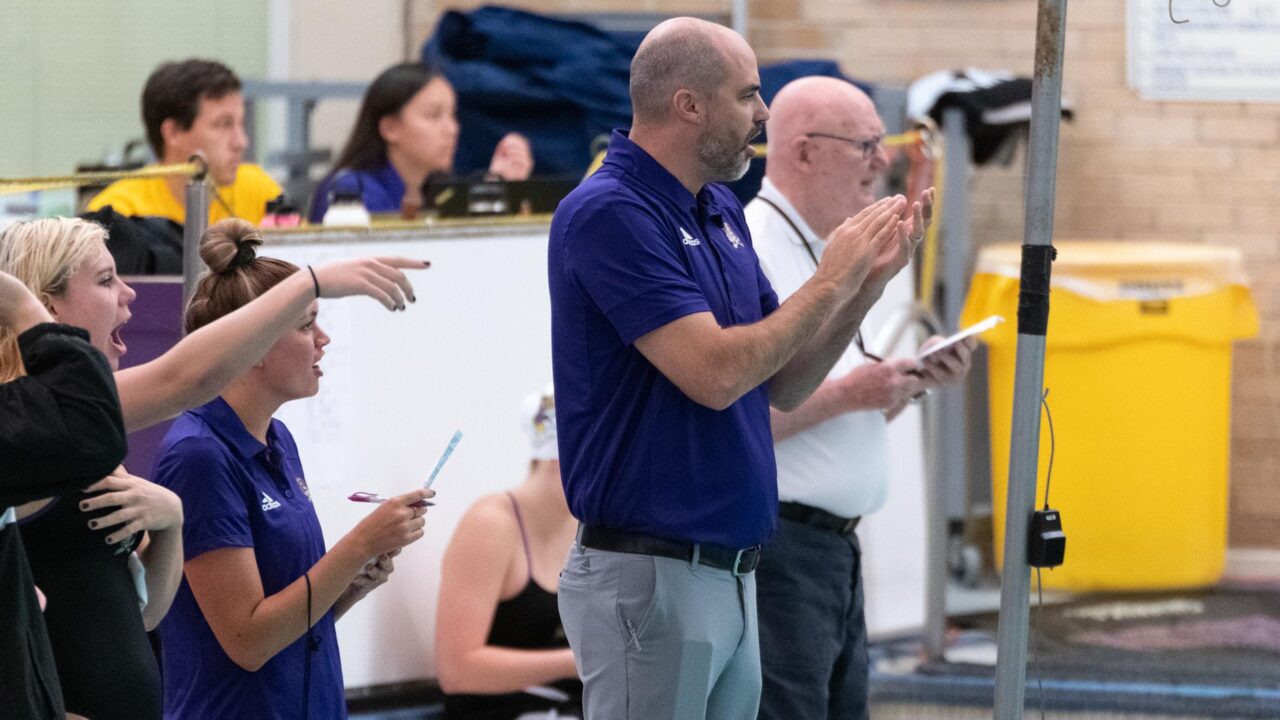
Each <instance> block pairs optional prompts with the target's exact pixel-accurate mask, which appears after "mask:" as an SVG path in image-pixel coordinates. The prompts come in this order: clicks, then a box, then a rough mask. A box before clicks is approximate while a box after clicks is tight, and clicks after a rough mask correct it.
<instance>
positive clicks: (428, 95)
mask: <svg viewBox="0 0 1280 720" xmlns="http://www.w3.org/2000/svg"><path fill="white" fill-rule="evenodd" d="M456 107H457V97H456V96H455V95H454V92H453V87H452V86H451V85H450V84H449V81H448V80H447V79H446V78H445V77H444V75H442V74H440V72H439V71H438V70H437V69H436V68H434V67H431V66H428V65H424V64H420V63H402V64H400V65H393V66H392V67H390V68H387V69H386V70H384V71H383V72H382V74H380V75H378V77H376V78H374V80H373V82H372V83H371V84H370V85H369V89H368V90H366V91H365V94H364V99H363V101H361V103H360V111H359V113H358V114H357V116H356V124H355V127H354V128H353V129H352V130H351V137H350V138H348V139H347V144H346V147H344V148H343V149H342V152H341V153H340V154H339V155H338V160H337V162H335V163H334V165H333V170H332V171H330V173H329V175H328V176H327V177H325V179H324V180H322V181H321V182H320V185H319V186H318V187H317V188H316V192H315V194H314V195H313V196H312V199H311V213H310V220H311V222H320V221H321V219H323V218H324V213H325V211H326V210H328V209H329V200H330V196H331V195H332V194H334V193H336V192H358V193H360V196H361V198H362V199H363V200H364V206H365V208H366V209H367V210H368V211H369V212H371V213H394V212H399V211H400V207H401V204H402V203H403V201H404V199H405V196H406V195H411V197H410V200H411V202H412V203H413V204H414V205H415V206H416V205H417V204H418V202H417V201H418V193H420V192H421V189H422V185H423V183H424V182H425V181H426V179H427V177H428V176H430V175H432V174H436V173H448V172H449V171H450V170H451V169H452V168H453V152H454V149H455V148H456V146H457V143H458V121H457V118H456V116H455V115H456ZM532 171H533V154H532V152H531V150H530V147H529V141H528V140H526V139H525V138H524V136H523V135H520V134H518V133H507V135H506V136H505V137H503V138H502V140H501V141H500V142H499V143H498V146H497V149H496V150H495V151H494V154H493V160H492V161H491V162H490V164H489V172H488V175H490V176H493V177H495V178H501V179H503V180H525V179H527V178H528V177H529V174H530V173H531V172H532Z"/></svg>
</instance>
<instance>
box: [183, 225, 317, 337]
mask: <svg viewBox="0 0 1280 720" xmlns="http://www.w3.org/2000/svg"><path fill="white" fill-rule="evenodd" d="M261 244H262V234H261V233H260V232H258V228H257V227H255V226H254V225H253V224H251V223H248V222H245V221H244V220H240V219H239V218H229V219H227V220H222V221H220V222H216V223H214V224H213V225H210V226H209V228H208V229H207V230H205V231H204V235H201V236H200V257H201V259H203V260H204V263H205V264H206V265H208V266H209V272H207V273H205V275H204V276H203V277H201V278H200V282H199V284H197V285H196V290H195V292H194V293H192V295H191V302H190V303H188V304H187V310H186V314H185V317H184V325H185V326H186V330H187V332H193V331H195V330H196V329H198V328H200V327H203V326H205V325H208V324H209V323H211V322H213V321H214V320H217V319H218V318H220V317H222V316H223V315H226V314H228V313H231V312H234V311H236V310H238V309H239V308H240V307H242V306H244V305H247V304H249V303H250V302H251V301H252V300H253V299H254V298H256V297H258V296H259V295H261V294H262V293H264V292H266V291H267V290H270V289H271V288H272V286H274V285H275V284H276V283H279V282H281V281H282V280H284V279H285V278H287V277H289V276H290V275H292V274H294V273H295V272H297V271H298V266H297V265H294V264H293V263H290V262H285V261H284V260H277V259H275V258H266V257H262V258H260V257H258V253H257V248H258V246H259V245H261Z"/></svg>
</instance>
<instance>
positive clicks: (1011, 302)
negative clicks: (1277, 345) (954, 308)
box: [962, 242, 1258, 591]
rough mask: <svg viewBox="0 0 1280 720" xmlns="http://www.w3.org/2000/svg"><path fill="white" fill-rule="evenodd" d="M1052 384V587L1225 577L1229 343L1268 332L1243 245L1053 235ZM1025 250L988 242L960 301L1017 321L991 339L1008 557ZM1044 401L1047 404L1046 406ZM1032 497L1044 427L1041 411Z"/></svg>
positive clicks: (1162, 584) (995, 465) (1044, 453)
mask: <svg viewBox="0 0 1280 720" xmlns="http://www.w3.org/2000/svg"><path fill="white" fill-rule="evenodd" d="M1057 247H1058V259H1057V261H1056V262H1055V263H1054V267H1053V283H1052V286H1051V289H1050V314H1049V334H1048V339H1047V343H1046V350H1045V373H1044V375H1045V387H1047V388H1049V390H1050V393H1049V398H1048V403H1049V408H1050V411H1051V412H1052V415H1053V423H1054V429H1055V431H1056V437H1057V448H1056V450H1057V452H1056V455H1055V457H1054V463H1053V479H1052V486H1051V488H1050V493H1051V496H1050V503H1051V504H1052V505H1053V506H1054V507H1056V508H1057V509H1059V510H1061V511H1062V519H1063V529H1064V530H1065V531H1066V533H1067V555H1066V561H1065V563H1064V564H1063V565H1062V566H1060V567H1058V568H1055V569H1053V570H1052V571H1048V572H1045V573H1043V580H1044V584H1045V587H1050V588H1057V589H1062V590H1071V591H1085V590H1139V589H1161V588H1185V587H1195V586H1202V585H1208V584H1211V583H1213V582H1215V581H1217V580H1218V578H1219V577H1220V576H1221V574H1222V567H1223V563H1224V562H1225V557H1226V543H1227V497H1228V495H1227V481H1228V475H1229V467H1230V466H1229V455H1230V446H1231V349H1232V348H1231V345H1232V341H1234V340H1236V339H1239V338H1245V337H1252V336H1253V335H1256V334H1257V331H1258V318H1257V313H1256V311H1255V309H1254V306H1253V302H1252V300H1251V298H1250V294H1249V290H1248V287H1247V283H1246V279H1245V274H1244V268H1243V261H1242V259H1241V256H1240V252H1239V251H1238V250H1236V249H1234V248H1226V247H1218V246H1211V245H1186V244H1163V243H1137V242H1123V243H1122V242H1063V243H1059V244H1057ZM1020 258H1021V248H1020V246H1018V245H1015V244H1007V245H994V246H990V247H987V248H984V249H983V250H982V251H981V252H980V253H979V256H978V261H977V266H976V268H975V274H974V278H973V285H972V287H971V288H970V291H969V297H968V299H967V301H966V303H965V307H964V310H963V313H962V320H963V323H964V324H965V325H966V326H967V325H970V324H972V323H974V322H977V321H978V320H981V319H982V318H985V317H987V316H988V315H1003V316H1004V317H1005V318H1006V319H1008V320H1009V322H1006V323H1003V324H1001V325H998V326H996V327H995V328H994V329H992V330H990V331H988V332H987V333H985V334H984V335H983V338H982V339H983V341H984V342H986V344H987V345H988V347H989V351H990V352H989V370H990V372H989V375H990V408H991V467H992V473H993V477H992V488H993V501H994V502H993V505H994V508H993V510H994V521H995V551H996V562H997V564H998V565H999V564H1001V561H1002V556H1003V554H1004V523H1005V520H1004V517H1005V512H1004V511H1005V502H1006V499H1007V493H1006V490H1007V485H1008V481H1009V439H1010V438H1009V433H1010V426H1011V424H1012V415H1013V385H1014V366H1015V359H1016V356H1017V322H1016V318H1017V314H1018V313H1017V307H1018V285H1019V279H1018V278H1019V266H1020ZM1042 412H1043V411H1042ZM1040 435H1041V437H1040V463H1039V478H1038V484H1037V491H1036V506H1037V507H1040V506H1041V505H1042V504H1043V503H1044V490H1045V474H1046V471H1047V469H1048V463H1049V429H1048V424H1047V423H1046V422H1045V421H1044V418H1043V415H1042V417H1041V427H1040Z"/></svg>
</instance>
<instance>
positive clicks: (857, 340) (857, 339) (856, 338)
mask: <svg viewBox="0 0 1280 720" xmlns="http://www.w3.org/2000/svg"><path fill="white" fill-rule="evenodd" d="M756 199H757V200H759V201H760V202H762V203H764V204H765V205H768V206H769V207H771V208H773V211H774V212H776V213H778V216H779V217H781V218H782V219H783V220H785V221H786V223H787V225H789V226H790V227H791V232H793V233H795V234H796V237H798V238H800V242H802V243H804V249H805V252H807V253H809V257H810V258H811V259H812V260H813V267H814V269H815V270H816V269H817V268H818V254H817V253H815V252H814V251H813V246H812V245H810V244H809V238H807V237H805V234H804V233H802V232H800V228H799V226H797V225H796V221H795V220H792V219H791V216H790V215H788V214H787V213H786V212H785V211H783V209H782V208H780V207H778V203H776V202H774V201H772V200H770V199H769V198H767V197H765V196H763V195H756ZM853 344H854V345H856V346H857V347H858V352H860V353H862V356H863V357H865V358H866V359H868V360H870V361H872V362H884V358H882V357H880V356H879V355H876V354H874V353H869V352H867V348H866V346H865V345H864V344H863V342H862V328H858V329H857V331H856V332H854V333H853Z"/></svg>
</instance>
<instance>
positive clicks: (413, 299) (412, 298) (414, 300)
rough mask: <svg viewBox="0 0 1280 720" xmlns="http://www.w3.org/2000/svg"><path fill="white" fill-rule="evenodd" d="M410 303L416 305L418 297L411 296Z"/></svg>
mask: <svg viewBox="0 0 1280 720" xmlns="http://www.w3.org/2000/svg"><path fill="white" fill-rule="evenodd" d="M409 302H411V303H416V302H418V296H416V295H410V296H409Z"/></svg>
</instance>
